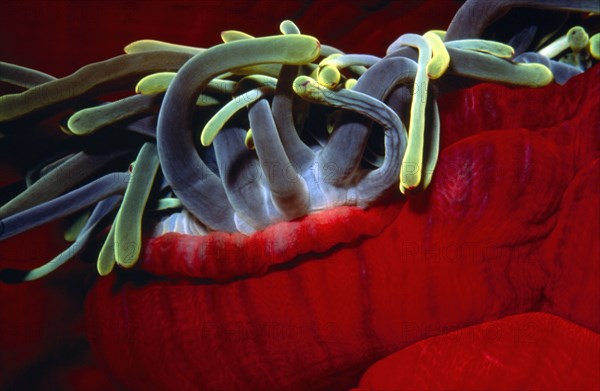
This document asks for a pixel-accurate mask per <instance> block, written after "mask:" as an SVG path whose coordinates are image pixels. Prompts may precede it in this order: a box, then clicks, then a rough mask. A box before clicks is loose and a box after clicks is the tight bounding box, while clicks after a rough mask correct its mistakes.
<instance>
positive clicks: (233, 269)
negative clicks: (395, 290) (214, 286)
mask: <svg viewBox="0 0 600 391" xmlns="http://www.w3.org/2000/svg"><path fill="white" fill-rule="evenodd" d="M402 205H403V202H388V203H386V204H383V205H378V206H375V207H372V208H369V209H368V210H364V209H362V208H358V207H349V206H339V207H335V208H331V209H327V210H325V211H321V212H318V213H313V214H310V215H307V216H304V217H302V218H299V219H296V220H294V221H283V222H279V223H276V224H274V225H271V226H269V227H267V228H265V229H263V230H261V231H258V232H255V233H253V234H251V235H249V236H248V235H244V234H241V233H224V232H211V233H208V234H207V235H205V236H197V235H188V234H181V233H175V232H171V233H165V234H162V235H160V236H156V237H149V238H147V239H146V241H145V244H144V251H143V254H142V257H141V258H140V262H139V269H140V270H142V271H144V272H148V273H150V274H152V275H155V276H160V277H163V278H168V279H172V280H181V279H186V280H197V281H199V280H202V281H204V282H211V281H212V282H218V283H227V282H231V281H234V280H236V279H241V278H248V277H258V276H261V275H264V274H266V273H268V272H272V271H281V270H287V269H289V268H293V267H295V266H297V265H299V264H301V263H303V262H304V261H307V260H311V261H312V260H314V259H315V258H317V262H318V258H320V257H323V256H324V254H326V253H327V252H328V251H330V250H332V249H334V248H336V247H339V246H343V245H348V246H357V245H359V244H360V242H361V241H362V240H365V239H368V238H372V237H375V236H377V235H378V234H379V233H381V231H382V230H383V229H385V228H386V227H387V226H388V225H389V224H391V223H392V221H394V220H395V219H396V217H397V215H398V213H399V212H400V209H401V207H402Z"/></svg>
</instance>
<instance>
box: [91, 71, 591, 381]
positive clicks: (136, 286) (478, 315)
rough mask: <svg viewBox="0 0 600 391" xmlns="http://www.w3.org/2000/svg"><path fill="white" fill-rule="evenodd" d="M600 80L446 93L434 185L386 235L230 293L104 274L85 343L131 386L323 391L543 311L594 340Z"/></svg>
mask: <svg viewBox="0 0 600 391" xmlns="http://www.w3.org/2000/svg"><path fill="white" fill-rule="evenodd" d="M599 79H600V67H596V68H594V69H593V70H591V71H589V72H588V73H587V74H585V75H583V76H581V77H578V78H577V79H574V80H572V81H571V82H570V83H569V84H568V85H566V86H565V87H558V86H550V87H547V88H545V89H541V90H525V89H508V88H504V87H499V86H491V85H482V86H479V87H476V88H473V89H470V90H465V91H462V92H458V93H456V94H453V95H452V96H451V97H449V98H447V99H450V100H451V101H452V102H453V103H455V104H454V105H450V108H448V107H445V105H444V104H443V103H441V104H440V109H441V111H442V126H443V127H442V128H443V129H444V132H445V133H446V136H445V139H444V140H445V145H446V146H445V148H444V150H443V151H442V153H441V156H440V161H439V166H438V168H437V171H436V174H435V176H434V181H433V183H432V187H431V190H430V191H428V192H427V193H426V194H425V195H424V196H423V197H419V198H415V199H411V200H409V201H408V202H406V203H405V204H404V205H403V206H402V209H401V211H400V213H399V214H398V216H397V217H396V218H395V220H394V222H393V223H392V224H390V225H389V226H388V227H387V228H385V229H384V230H383V232H381V234H379V235H377V236H376V237H373V238H366V239H363V240H359V241H357V242H352V243H350V244H348V245H344V246H337V247H334V248H332V249H331V250H329V251H325V252H324V253H322V254H311V255H308V256H307V257H304V262H301V263H299V264H292V265H290V267H289V269H285V270H271V271H270V272H269V273H267V274H265V275H262V276H258V277H253V278H245V279H241V280H239V281H234V282H231V283H228V284H213V285H203V284H195V283H193V282H191V281H185V280H179V281H176V282H169V281H162V280H160V281H159V280H153V279H150V280H147V281H144V282H142V283H140V282H138V283H136V282H128V281H127V277H124V278H123V279H121V280H119V281H118V280H117V279H116V278H115V277H110V278H108V279H103V280H100V281H99V282H98V283H97V284H96V285H95V287H94V289H93V290H92V291H91V293H90V295H89V296H88V301H87V315H88V325H89V334H88V335H89V338H90V341H91V343H92V346H93V347H94V349H95V351H96V352H97V353H98V355H99V357H100V358H101V360H103V361H104V363H105V364H106V365H107V367H108V368H109V370H110V372H112V373H113V374H114V375H115V376H116V378H117V379H119V380H120V381H122V382H123V384H125V386H126V387H127V388H130V389H145V388H148V387H155V388H156V387H158V388H160V389H193V388H194V387H195V385H198V384H201V385H203V386H204V387H205V388H207V389H298V390H300V389H329V390H331V389H345V388H350V387H352V386H355V385H356V384H358V380H359V378H360V376H361V374H362V373H363V372H364V371H365V370H366V369H367V368H368V367H369V366H370V365H371V364H372V363H373V362H374V361H376V360H378V359H380V358H382V357H384V356H386V355H388V354H390V353H393V352H395V351H397V350H399V349H401V348H403V347H406V346H408V345H410V344H412V343H414V342H417V341H419V340H422V339H424V338H427V337H429V336H433V335H438V334H443V333H445V332H448V331H452V330H456V329H460V328H463V327H466V326H470V325H474V324H478V323H480V322H485V321H489V320H494V319H498V318H501V317H504V316H507V315H511V314H517V313H522V312H530V311H539V310H540V309H546V310H548V311H550V312H557V313H559V314H561V315H568V317H569V319H572V320H573V321H574V322H576V323H578V324H580V325H583V326H585V327H588V328H590V329H591V330H593V331H594V332H596V333H597V332H599V331H600V321H599V317H598V308H600V286H599V284H600V273H599V267H598V265H599V262H600V258H599V256H600V255H599V253H598V251H597V249H598V244H597V240H593V239H592V238H593V237H597V236H598V235H597V234H598V231H599V230H598V224H597V222H595V223H592V222H586V221H589V219H590V217H588V218H585V216H582V215H581V213H586V212H587V215H588V216H598V213H599V209H598V194H597V183H598V174H597V170H596V168H595V167H596V166H597V159H598V155H599V152H600V150H599V145H600V143H599V139H598V138H599V126H600V113H599V112H598V110H597V107H598V96H599V95H598V93H599V92H600V91H599V90H600V84H599V83H598V81H599ZM540 97H544V98H543V100H536V99H538V98H540ZM574 97H575V98H574ZM468 102H477V106H480V107H484V108H485V110H477V111H476V110H475V109H471V108H470V106H469V105H468ZM560 102H568V103H566V104H561V103H560ZM524 105H527V107H528V108H529V110H527V111H525V110H523V111H519V109H516V110H515V108H520V107H523V106H524ZM536 107H537V109H536ZM546 109H548V110H546ZM515 111H517V113H518V114H519V113H520V115H519V116H516V115H514V112H515ZM480 117H491V118H490V119H489V122H487V121H483V120H481V119H480ZM536 117H537V118H538V120H537V121H536ZM490 122H491V123H490ZM540 122H541V125H537V124H539V123H540ZM530 124H535V125H530ZM461 135H464V137H461ZM448 144H450V145H448ZM581 208H583V209H581ZM584 210H585V212H584ZM573 218H574V219H577V220H573ZM343 224H348V223H347V222H343ZM350 224H351V223H350ZM336 229H337V227H336V223H333V224H332V225H331V228H330V229H328V230H323V231H322V232H321V234H322V235H321V236H323V237H325V236H328V235H334V234H333V233H332V232H334V231H335V230H336ZM588 230H589V234H588V233H583V232H580V231H588ZM588 235H589V236H588ZM222 239H223V238H218V239H217V240H220V241H221V240H222ZM586 239H587V240H586ZM198 240H209V241H210V240H212V239H211V238H210V237H209V238H208V239H198ZM567 244H570V247H569V248H571V247H578V249H577V250H572V251H566V248H567V247H565V246H566V245H567ZM249 254H251V253H249ZM573 254H580V255H581V256H580V257H579V258H577V259H573V258H572V255H573ZM181 255H185V254H178V253H177V252H173V253H172V254H170V257H171V259H172V260H173V262H177V261H178V258H179V257H180V256H181ZM249 256H250V255H249ZM198 261H201V260H198ZM241 262H242V260H240V261H239V263H241ZM245 272H246V271H245V270H244V273H245ZM582 295H583V297H585V303H581V304H579V303H578V302H579V301H583V300H580V299H581V297H582ZM565 303H566V304H565ZM538 348H539V349H543V347H538Z"/></svg>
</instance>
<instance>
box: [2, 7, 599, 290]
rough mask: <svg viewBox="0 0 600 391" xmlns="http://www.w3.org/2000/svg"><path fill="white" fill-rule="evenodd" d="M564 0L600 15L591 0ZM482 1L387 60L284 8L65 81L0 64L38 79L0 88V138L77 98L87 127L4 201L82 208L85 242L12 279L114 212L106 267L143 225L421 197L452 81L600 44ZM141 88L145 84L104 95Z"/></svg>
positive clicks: (579, 53)
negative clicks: (504, 14) (510, 33)
mask: <svg viewBox="0 0 600 391" xmlns="http://www.w3.org/2000/svg"><path fill="white" fill-rule="evenodd" d="M533 3H535V4H533V5H536V6H540V7H542V5H540V4H539V3H538V2H533ZM550 3H552V4H551V6H549V8H557V9H572V8H575V11H579V12H581V13H582V14H583V15H587V14H588V13H589V12H598V9H597V8H598V6H597V4H596V3H595V2H582V4H580V5H577V6H576V7H572V6H570V5H568V4H567V3H568V2H567V3H565V2H560V1H559V2H550ZM563 3H565V4H563ZM471 4H475V5H471V7H470V8H468V9H467V11H465V12H462V14H461V12H459V13H458V14H457V16H456V17H455V19H454V21H453V23H452V24H451V25H450V27H449V29H448V31H447V32H445V31H437V30H436V31H430V32H427V33H425V34H424V35H422V36H421V35H416V34H405V35H402V36H401V37H399V38H398V39H397V40H396V41H394V42H393V43H392V44H391V45H390V46H389V48H388V51H387V55H386V56H385V57H383V58H379V57H376V56H373V55H365V54H345V53H343V52H342V51H340V50H338V49H336V48H333V47H331V46H327V45H324V44H321V43H319V41H318V40H317V39H316V38H314V37H311V36H307V35H302V34H301V33H300V31H299V29H298V27H297V26H296V25H294V23H292V22H291V21H284V22H283V23H282V24H281V33H282V34H281V35H277V36H269V37H262V38H254V37H252V36H250V35H247V34H245V33H242V32H238V31H226V32H223V33H222V39H223V41H224V43H223V44H220V45H216V46H213V47H211V48H208V49H201V48H194V47H189V46H181V45H175V44H169V43H164V42H159V41H152V40H143V41H137V42H134V43H132V44H130V45H128V46H127V47H126V48H125V52H126V54H125V55H121V56H118V57H115V58H112V59H109V60H106V61H102V62H98V63H93V64H90V65H88V66H85V67H83V68H81V69H80V70H78V71H77V72H75V73H73V74H71V75H69V76H67V77H64V78H62V79H56V78H54V77H52V76H50V75H47V74H44V73H41V72H38V71H35V70H31V69H27V68H23V67H19V66H17V65H11V64H7V63H0V81H2V82H3V83H7V84H10V85H13V86H16V87H19V88H23V89H24V91H22V92H17V93H12V94H7V95H4V96H2V97H0V122H1V123H2V128H1V129H0V130H1V132H2V133H1V134H2V136H3V137H11V135H12V134H13V133H14V132H15V131H16V130H17V129H20V128H23V127H27V126H33V124H35V123H37V122H39V121H41V120H44V119H47V118H52V115H53V114H56V113H57V112H61V110H64V109H66V108H71V109H73V110H74V111H75V112H74V113H72V114H70V115H69V116H68V117H67V118H65V120H64V121H62V122H61V123H60V124H59V125H58V126H57V127H60V129H61V130H62V131H63V132H65V133H66V134H68V135H70V136H74V137H68V138H66V140H65V141H64V143H63V148H61V150H60V151H57V152H56V154H54V155H52V156H49V157H47V158H46V159H44V160H43V161H42V162H40V164H39V165H37V166H35V167H32V168H30V170H29V172H28V173H27V176H26V180H25V183H24V187H25V188H24V189H16V190H15V188H14V187H11V188H10V189H8V188H5V189H3V194H2V195H3V197H4V198H8V199H9V200H8V202H6V203H5V204H4V205H3V206H2V207H0V218H1V219H2V220H1V222H2V224H1V227H0V240H3V239H6V238H9V237H11V236H14V235H17V234H19V233H21V232H24V231H26V230H29V229H31V228H34V227H36V226H39V225H42V224H45V223H47V222H49V221H52V220H56V219H60V218H62V217H65V216H69V215H74V216H75V217H74V218H72V220H70V226H69V228H68V229H67V231H66V233H65V238H66V239H67V240H69V241H71V242H72V245H71V246H70V247H69V248H67V249H66V250H65V251H63V252H62V253H61V254H59V255H58V256H57V257H56V258H54V259H53V260H52V261H50V262H49V263H47V264H45V265H43V266H41V267H39V268H37V269H34V270H32V271H21V270H2V272H0V276H1V279H2V280H4V281H8V282H16V281H23V280H32V279H36V278H39V277H40V276H43V275H46V274H47V273H49V272H50V271H52V270H54V269H56V268H57V267H59V266H60V265H62V264H63V263H64V262H66V261H67V260H68V259H70V258H72V257H74V256H76V255H77V254H79V253H80V252H81V251H82V250H83V249H84V248H85V247H86V245H88V244H89V242H91V241H93V240H94V238H95V237H96V236H97V234H98V232H99V231H101V230H102V229H104V228H106V227H108V226H110V230H109V231H108V234H107V235H106V237H105V240H104V242H103V245H102V247H101V248H100V251H99V255H98V261H97V267H98V271H99V273H100V274H101V275H106V274H108V273H109V272H110V271H111V270H112V269H113V267H114V265H115V264H118V265H120V266H122V267H132V266H133V265H134V264H135V263H136V261H137V260H138V258H139V256H140V252H141V248H142V236H143V225H142V222H144V224H145V225H146V223H147V225H148V226H150V227H151V229H152V230H153V231H152V235H161V234H163V233H166V232H171V231H175V232H180V233H186V234H194V235H203V234H207V233H209V232H211V231H224V232H242V233H244V234H251V233H253V232H255V231H257V230H261V229H263V228H265V227H267V226H269V225H272V224H274V223H277V222H280V221H285V220H293V219H296V218H299V217H302V216H305V215H307V214H310V213H312V212H316V211H319V210H323V209H327V208H331V207H334V206H339V205H357V206H360V207H363V208H366V207H369V206H371V205H374V204H376V203H379V202H382V201H383V200H385V199H386V198H389V197H394V196H397V191H396V190H395V189H398V187H399V189H400V192H401V193H402V194H408V195H413V194H418V193H419V192H420V191H423V190H424V189H426V188H427V187H428V185H429V183H430V182H431V180H432V175H433V172H434V168H435V165H436V161H437V156H438V152H439V138H440V124H439V116H438V109H437V104H436V96H437V95H438V94H439V93H441V92H445V91H447V90H450V89H453V88H457V86H463V85H465V84H469V83H472V82H473V81H493V82H499V83H505V84H508V85H515V86H529V87H538V86H544V85H547V84H549V83H551V82H553V81H556V82H557V83H561V84H562V83H564V82H566V81H567V80H568V79H569V78H570V77H572V76H574V75H576V74H579V73H581V72H583V71H585V69H587V68H589V67H591V66H592V64H593V63H594V62H595V61H597V60H598V59H599V58H600V34H598V33H597V32H595V31H591V33H592V34H588V32H586V29H584V28H583V27H581V26H573V25H565V24H563V25H561V26H560V27H559V28H553V29H552V30H551V31H549V32H548V31H546V32H545V35H544V37H543V39H540V37H539V35H540V31H537V30H535V31H533V32H532V30H531V29H530V30H524V31H521V32H519V34H516V35H515V37H514V38H513V39H512V40H509V41H507V42H508V43H502V42H499V41H496V40H488V39H481V38H479V37H480V36H481V34H482V32H483V29H484V28H485V27H487V25H488V24H490V23H491V21H492V20H493V19H494V18H495V13H497V12H499V11H498V9H492V10H491V11H490V10H488V13H487V14H485V15H484V17H481V18H480V19H479V20H478V21H477V22H473V21H472V20H471V21H468V23H467V21H465V20H463V19H465V18H466V17H467V16H465V15H467V14H468V13H472V12H473V10H474V9H476V8H477V7H478V6H477V4H476V2H473V3H471ZM588 17H590V16H588ZM591 17H593V16H591ZM461 18H462V19H461ZM593 33H595V35H593ZM590 35H591V37H590ZM530 50H534V51H530ZM133 85H135V92H136V94H134V95H132V96H128V97H126V98H122V99H117V100H113V101H108V102H106V101H104V100H102V99H101V98H102V97H103V96H104V94H106V93H112V92H118V91H122V90H123V88H124V87H125V88H131V86H133ZM76 136H85V137H83V138H82V139H77V137H76ZM75 139H77V140H75ZM74 140H75V141H74ZM82 140H83V141H82ZM0 142H1V141H0ZM107 144H110V145H111V146H110V148H105V147H102V146H106V145H107ZM99 146H101V147H99ZM136 154H137V156H136ZM132 160H134V162H133V163H130V162H131V161H132ZM115 170H116V171H115Z"/></svg>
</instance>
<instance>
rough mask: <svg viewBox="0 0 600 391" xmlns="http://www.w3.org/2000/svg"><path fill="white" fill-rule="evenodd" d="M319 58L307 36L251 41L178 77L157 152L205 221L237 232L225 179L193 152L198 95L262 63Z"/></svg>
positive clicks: (211, 54)
mask: <svg viewBox="0 0 600 391" xmlns="http://www.w3.org/2000/svg"><path fill="white" fill-rule="evenodd" d="M318 55H319V44H318V41H317V40H316V39H314V38H312V37H308V36H302V35H286V36H280V37H267V38H256V39H247V40H242V41H235V42H230V43H227V44H222V45H218V46H214V47H212V48H210V49H208V50H206V51H205V52H203V53H201V54H199V55H197V56H195V57H194V58H192V59H191V60H190V61H189V62H187V63H186V64H185V66H183V67H182V68H181V70H180V71H179V72H178V73H177V76H176V77H175V79H174V80H173V82H172V83H171V84H170V85H169V88H168V89H167V93H166V95H165V98H164V101H163V106H162V109H161V112H160V115H159V120H158V130H157V140H158V152H159V156H160V162H161V167H162V169H163V172H164V174H165V177H166V178H167V180H168V181H169V182H170V183H171V185H172V187H173V191H174V192H175V194H177V196H178V198H179V199H181V201H182V203H183V204H184V205H185V207H186V208H187V209H188V210H189V211H190V212H192V214H194V216H196V217H197V218H198V219H199V220H200V221H201V222H203V223H205V224H206V225H208V226H209V227H211V228H213V229H219V230H223V231H227V232H232V231H234V230H235V229H236V228H235V222H234V220H233V216H234V214H233V210H232V208H231V205H230V204H229V203H228V202H227V196H226V193H225V190H224V189H223V185H222V183H221V181H220V179H219V178H218V177H217V176H216V175H215V174H214V173H213V172H211V171H210V170H209V169H208V167H206V165H205V164H204V162H203V161H202V160H201V159H200V157H199V156H198V154H197V153H196V151H195V148H194V143H193V132H192V129H191V125H192V110H191V109H192V104H193V102H194V100H195V98H196V96H197V95H198V93H199V92H201V91H202V89H203V88H204V87H205V86H206V84H207V83H208V81H209V80H211V79H212V78H214V77H216V76H218V75H220V74H222V73H224V72H228V71H230V70H234V69H237V68H242V67H245V66H252V65H257V64H263V63H288V64H302V63H309V62H311V61H313V60H314V59H315V58H316V57H317V56H318ZM211 64H212V66H211Z"/></svg>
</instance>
